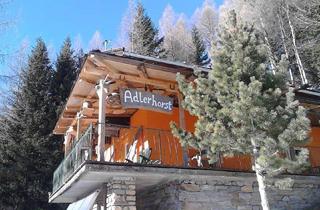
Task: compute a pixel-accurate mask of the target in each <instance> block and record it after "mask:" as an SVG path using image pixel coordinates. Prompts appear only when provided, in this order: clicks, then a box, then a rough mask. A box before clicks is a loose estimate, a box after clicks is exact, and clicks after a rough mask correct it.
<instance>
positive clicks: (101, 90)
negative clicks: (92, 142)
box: [96, 80, 107, 161]
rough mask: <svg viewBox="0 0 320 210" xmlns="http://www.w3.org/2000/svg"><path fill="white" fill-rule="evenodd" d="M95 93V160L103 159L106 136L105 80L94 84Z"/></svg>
mask: <svg viewBox="0 0 320 210" xmlns="http://www.w3.org/2000/svg"><path fill="white" fill-rule="evenodd" d="M96 91H97V95H98V97H99V119H98V146H97V151H96V154H97V160H98V161H104V149H105V148H104V147H105V138H106V122H105V121H106V106H105V103H106V97H107V93H106V90H105V80H100V81H99V84H98V85H96Z"/></svg>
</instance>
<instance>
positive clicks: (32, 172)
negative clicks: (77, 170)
mask: <svg viewBox="0 0 320 210" xmlns="http://www.w3.org/2000/svg"><path fill="white" fill-rule="evenodd" d="M52 75H53V70H52V67H51V64H50V61H49V58H48V51H47V48H46V46H45V43H44V42H43V41H42V40H41V39H39V40H37V44H36V46H35V47H34V48H33V50H32V52H31V55H30V57H29V60H28V65H27V66H26V68H25V69H23V71H21V75H20V81H19V84H17V87H16V88H15V91H14V94H13V97H12V102H11V104H10V108H9V110H8V111H7V113H5V119H4V121H3V123H2V125H3V126H1V128H0V134H1V139H5V140H6V142H5V143H4V144H3V146H2V147H4V153H3V154H2V157H1V158H2V159H1V168H2V167H3V168H5V175H6V179H5V181H4V183H3V182H2V181H1V186H4V187H5V188H6V192H7V193H8V192H9V193H12V194H11V195H12V196H11V197H10V198H9V199H8V200H6V201H5V202H6V203H5V204H6V206H7V207H8V209H10V207H11V208H13V209H57V208H56V207H53V206H52V205H49V204H48V192H49V191H51V189H52V174H53V170H54V169H55V168H56V167H57V164H58V162H59V161H60V159H61V152H60V145H61V142H59V141H58V140H57V139H54V138H53V137H52V134H51V132H52V130H53V128H54V125H55V121H56V112H55V111H56V107H55V105H54V104H55V103H54V102H55V101H54V99H53V97H52V93H53V89H52V78H53V77H52ZM1 193H3V192H1ZM2 198H3V197H2ZM4 198H6V196H5V197H4ZM3 200H4V199H1V201H3Z"/></svg>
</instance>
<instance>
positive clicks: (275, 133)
mask: <svg viewBox="0 0 320 210" xmlns="http://www.w3.org/2000/svg"><path fill="white" fill-rule="evenodd" d="M221 27H222V28H221V31H220V35H219V41H218V44H217V49H215V50H214V52H213V58H212V60H214V63H213V69H212V71H210V72H209V73H208V75H207V76H204V75H202V74H201V73H198V78H197V79H196V80H195V81H194V82H192V83H187V82H186V81H185V80H184V79H183V77H181V76H178V82H179V87H180V90H181V92H182V93H183V95H184V96H185V98H184V107H185V108H186V109H187V110H188V111H189V112H190V113H191V114H193V115H195V116H197V117H198V121H197V122H196V124H195V132H194V133H190V132H187V131H185V130H182V129H179V128H178V127H177V126H176V125H175V124H172V125H171V126H172V129H173V133H174V135H175V136H176V137H178V138H180V139H181V143H182V144H183V145H190V146H193V147H195V148H198V149H206V150H207V151H208V155H209V157H210V158H211V161H212V162H215V161H217V156H218V154H222V155H224V156H233V155H236V154H250V155H252V157H253V158H254V161H253V163H252V164H253V170H254V171H255V172H256V177H257V181H258V185H259V192H260V197H261V204H262V207H263V209H264V210H266V209H269V204H268V199H267V195H266V189H265V188H266V179H267V178H268V177H269V176H273V175H277V174H280V173H283V172H293V171H297V170H298V169H300V170H303V169H304V168H305V167H304V166H305V165H306V160H307V158H308V151H307V150H306V149H301V152H300V153H299V154H298V155H296V156H295V157H294V159H290V158H289V156H288V155H286V154H287V152H288V151H289V148H290V147H293V146H297V145H301V144H302V143H304V142H305V141H306V140H307V139H308V132H309V130H310V122H309V119H308V118H307V117H306V111H305V110H304V108H303V107H301V106H299V104H298V102H297V101H295V100H294V93H293V90H292V89H287V88H286V87H287V86H286V80H285V73H284V72H286V70H287V69H286V68H287V65H286V62H285V61H284V60H283V61H282V62H280V63H279V64H278V65H277V66H276V70H277V71H276V73H275V74H272V73H271V70H270V69H269V68H270V65H269V62H270V61H269V60H268V58H269V56H268V53H267V49H266V46H265V44H264V43H263V42H262V41H261V38H260V37H259V36H258V35H257V33H256V32H255V30H254V28H253V27H252V26H248V25H241V24H239V23H238V22H237V20H236V15H235V13H232V15H231V17H230V19H229V21H228V24H227V25H226V26H225V27H223V26H221Z"/></svg>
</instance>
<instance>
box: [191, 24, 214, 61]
mask: <svg viewBox="0 0 320 210" xmlns="http://www.w3.org/2000/svg"><path fill="white" fill-rule="evenodd" d="M191 34H192V43H193V45H194V61H193V63H194V64H196V65H199V66H204V65H207V64H209V63H210V59H209V56H208V53H207V51H206V47H205V46H204V43H203V39H202V38H201V36H200V33H199V31H198V29H197V27H195V26H193V27H192V31H191Z"/></svg>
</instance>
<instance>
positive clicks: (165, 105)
mask: <svg viewBox="0 0 320 210" xmlns="http://www.w3.org/2000/svg"><path fill="white" fill-rule="evenodd" d="M120 98H121V103H122V106H123V107H124V108H145V109H152V110H155V111H161V112H172V109H173V99H172V98H171V97H168V96H162V95H159V94H154V93H151V92H145V91H138V90H136V89H123V90H121V97H120Z"/></svg>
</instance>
